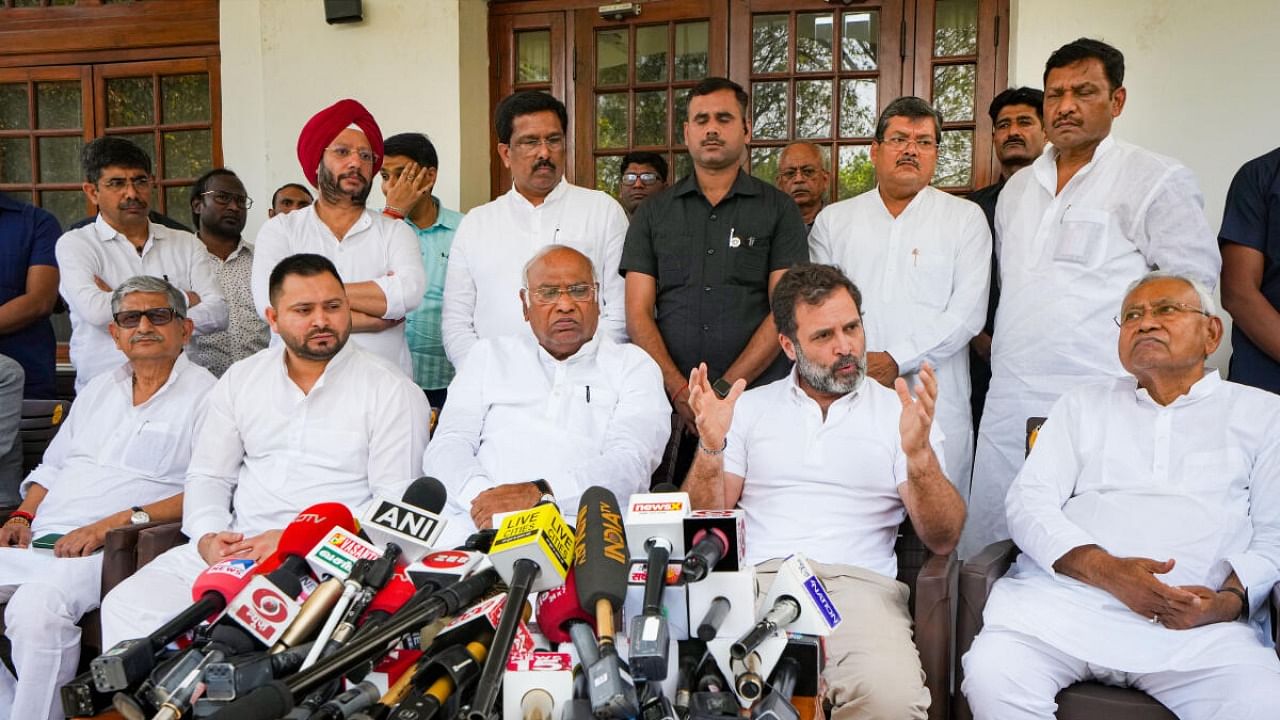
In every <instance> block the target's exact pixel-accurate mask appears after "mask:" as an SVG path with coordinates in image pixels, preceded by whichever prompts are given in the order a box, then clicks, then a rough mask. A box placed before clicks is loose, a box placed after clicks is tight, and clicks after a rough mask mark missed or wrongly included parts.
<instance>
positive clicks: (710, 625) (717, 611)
mask: <svg viewBox="0 0 1280 720" xmlns="http://www.w3.org/2000/svg"><path fill="white" fill-rule="evenodd" d="M730 607H731V606H730V604H729V598H727V597H725V596H723V595H718V596H716V598H715V599H714V600H712V601H711V605H710V607H708V608H707V614H706V615H703V616H702V621H701V622H699V623H698V631H697V634H698V639H699V640H701V641H702V642H711V641H712V640H714V639H715V637H716V633H718V632H720V626H721V625H723V624H724V619H725V618H726V617H728V616H729V608H730Z"/></svg>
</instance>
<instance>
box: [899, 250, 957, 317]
mask: <svg viewBox="0 0 1280 720" xmlns="http://www.w3.org/2000/svg"><path fill="white" fill-rule="evenodd" d="M909 268H910V270H911V271H910V272H909V273H907V274H908V276H909V277H910V278H911V281H910V283H909V290H910V292H911V297H912V299H913V300H914V302H915V303H916V304H919V305H923V306H925V307H928V308H933V309H935V310H945V309H946V307H947V302H948V301H949V300H950V299H951V265H950V263H948V262H947V259H946V258H944V257H942V256H941V255H930V254H926V253H918V254H916V255H913V256H912V258H911V261H910V263H909Z"/></svg>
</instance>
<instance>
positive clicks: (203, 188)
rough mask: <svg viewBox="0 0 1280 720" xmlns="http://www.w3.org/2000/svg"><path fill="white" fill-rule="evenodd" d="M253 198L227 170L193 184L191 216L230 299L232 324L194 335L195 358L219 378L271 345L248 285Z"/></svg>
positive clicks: (228, 308)
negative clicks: (246, 228) (246, 229)
mask: <svg viewBox="0 0 1280 720" xmlns="http://www.w3.org/2000/svg"><path fill="white" fill-rule="evenodd" d="M251 207H253V200H252V199H251V198H250V197H249V195H248V193H246V192H245V189H244V183H242V182H240V178H239V177H237V176H236V174H235V173H233V172H231V171H230V170H228V169H226V168H215V169H213V170H210V171H209V172H207V173H205V174H204V175H201V176H200V177H199V178H198V179H197V180H196V184H195V185H192V186H191V219H192V220H193V221H194V222H195V225H196V237H198V238H200V242H202V243H204V246H205V248H207V249H208V251H209V256H210V257H211V258H213V261H214V263H215V264H216V265H217V267H218V285H220V286H221V287H222V297H223V298H224V299H225V300H226V302H227V310H228V312H229V313H230V323H229V324H228V326H227V329H226V330H223V331H220V332H215V333H208V334H206V335H201V336H200V337H196V338H192V340H191V349H190V350H189V351H188V352H190V353H191V360H192V361H193V362H195V363H196V364H197V365H200V366H202V367H204V368H207V369H208V370H209V372H211V373H213V374H214V376H215V377H222V373H224V372H226V371H227V368H228V367H231V364H232V363H234V362H236V361H237V360H243V359H244V358H247V357H249V356H250V355H252V354H254V353H256V352H258V351H259V350H261V349H262V348H264V347H266V346H267V340H268V339H269V338H270V330H269V329H268V328H267V323H266V322H265V321H264V320H263V319H262V318H261V317H259V316H258V311H257V310H256V309H255V308H254V307H253V293H252V292H251V291H250V289H249V279H250V273H251V272H252V269H253V246H252V245H250V244H249V243H246V242H244V239H243V238H242V237H241V236H240V234H241V233H242V232H243V231H244V225H245V222H246V221H247V220H248V219H249V208H251Z"/></svg>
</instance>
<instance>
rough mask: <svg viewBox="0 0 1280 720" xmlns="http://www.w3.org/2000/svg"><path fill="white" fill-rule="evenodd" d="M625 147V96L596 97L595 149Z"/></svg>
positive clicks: (621, 94)
mask: <svg viewBox="0 0 1280 720" xmlns="http://www.w3.org/2000/svg"><path fill="white" fill-rule="evenodd" d="M626 146H627V94H626V93H612V94H609V95H597V96H596V147H597V148H624V147H626Z"/></svg>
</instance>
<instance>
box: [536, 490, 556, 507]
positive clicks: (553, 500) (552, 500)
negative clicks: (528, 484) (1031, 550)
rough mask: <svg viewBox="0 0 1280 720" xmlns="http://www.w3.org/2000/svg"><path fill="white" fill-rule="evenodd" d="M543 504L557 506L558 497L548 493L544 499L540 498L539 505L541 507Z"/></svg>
mask: <svg viewBox="0 0 1280 720" xmlns="http://www.w3.org/2000/svg"><path fill="white" fill-rule="evenodd" d="M542 503H551V504H552V505H555V504H556V496H555V495H551V494H549V493H548V494H546V495H543V496H542V497H540V498H538V504H539V505H541V504H542Z"/></svg>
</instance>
